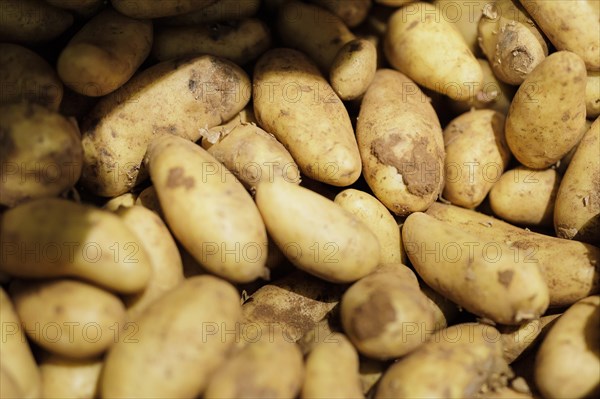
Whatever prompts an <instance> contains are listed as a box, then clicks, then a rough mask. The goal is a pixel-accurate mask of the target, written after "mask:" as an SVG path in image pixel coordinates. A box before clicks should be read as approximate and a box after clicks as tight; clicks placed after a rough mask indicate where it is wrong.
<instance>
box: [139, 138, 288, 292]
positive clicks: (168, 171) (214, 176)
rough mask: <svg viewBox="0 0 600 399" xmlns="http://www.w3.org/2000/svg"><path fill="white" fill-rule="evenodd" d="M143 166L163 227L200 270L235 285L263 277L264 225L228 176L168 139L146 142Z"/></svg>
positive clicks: (182, 142) (186, 144)
mask: <svg viewBox="0 0 600 399" xmlns="http://www.w3.org/2000/svg"><path fill="white" fill-rule="evenodd" d="M147 163H148V165H149V170H150V176H151V178H152V183H153V184H154V187H155V189H156V193H157V194H158V198H159V200H160V203H161V208H162V210H163V212H164V214H165V218H166V221H167V224H168V225H169V227H170V229H171V231H172V232H173V234H174V235H175V237H177V239H178V240H179V241H180V242H181V243H182V244H183V246H184V247H185V248H186V249H187V250H188V251H189V252H190V253H191V254H192V255H193V256H194V258H195V259H196V260H197V261H198V262H199V263H200V264H201V265H202V266H204V267H206V268H207V269H208V270H210V271H211V272H212V273H214V274H217V275H218V276H222V277H223V278H226V279H228V280H230V281H233V282H238V283H242V282H243V283H247V282H250V281H253V280H256V279H257V278H258V277H260V276H265V274H264V273H265V270H266V269H265V261H266V258H267V233H266V230H265V224H264V223H263V221H262V220H261V217H260V214H259V212H258V210H257V209H256V206H255V204H254V203H253V201H252V198H251V197H250V195H249V194H248V192H247V191H246V190H245V189H244V186H242V184H241V183H240V182H239V181H238V180H237V179H236V178H235V177H234V176H233V175H232V174H231V172H229V171H228V170H227V169H225V167H224V166H223V165H222V164H221V163H219V162H218V161H217V160H216V159H215V158H213V156H212V155H210V154H209V153H208V152H206V150H204V149H203V148H202V147H200V146H198V145H196V144H194V143H192V142H190V141H188V140H186V139H184V138H181V137H177V136H172V135H164V136H160V137H157V138H156V139H155V140H154V141H152V142H151V143H150V145H149V146H148V153H147ZM286 184H287V183H286ZM190 220H196V221H198V223H194V224H190V223H189V222H190Z"/></svg>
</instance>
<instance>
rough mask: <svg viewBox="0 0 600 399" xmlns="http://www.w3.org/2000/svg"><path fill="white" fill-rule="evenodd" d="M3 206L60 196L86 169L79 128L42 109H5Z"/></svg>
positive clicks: (0, 123)
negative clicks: (82, 169) (84, 167)
mask: <svg viewBox="0 0 600 399" xmlns="http://www.w3.org/2000/svg"><path fill="white" fill-rule="evenodd" d="M0 146H1V147H0V155H1V156H2V160H1V164H0V204H2V205H7V206H14V205H17V204H19V203H22V202H25V201H27V200H31V199H38V198H47V197H54V196H58V195H59V194H61V193H63V192H65V191H67V190H68V189H70V188H71V187H73V185H74V184H75V183H76V182H77V180H78V179H79V176H80V175H81V168H82V165H83V152H82V149H81V139H80V137H79V132H78V131H77V127H76V126H75V125H74V124H73V123H71V122H70V121H69V120H67V119H66V118H65V117H63V116H62V115H60V114H58V113H56V112H54V111H50V110H48V109H46V108H44V107H42V106H41V105H36V104H30V103H18V104H10V105H3V106H0Z"/></svg>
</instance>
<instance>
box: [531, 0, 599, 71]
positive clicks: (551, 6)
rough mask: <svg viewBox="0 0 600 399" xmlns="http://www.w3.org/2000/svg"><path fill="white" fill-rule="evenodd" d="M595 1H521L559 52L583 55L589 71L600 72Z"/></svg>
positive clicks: (596, 6)
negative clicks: (565, 51)
mask: <svg viewBox="0 0 600 399" xmlns="http://www.w3.org/2000/svg"><path fill="white" fill-rule="evenodd" d="M594 3H597V2H596V1H577V2H573V1H570V0H555V1H545V0H521V4H522V5H523V7H524V8H525V9H526V10H527V11H529V14H531V16H532V18H533V19H534V20H535V22H536V23H537V24H538V25H539V26H540V28H542V30H543V31H544V33H545V34H546V36H548V39H550V41H551V42H552V44H554V46H555V47H556V48H557V49H559V50H568V51H572V52H574V53H575V54H577V55H578V56H580V57H581V58H582V59H583V61H585V65H586V67H587V69H588V70H590V71H599V70H600V57H598V51H599V50H600V36H599V35H597V34H596V32H598V30H599V29H600V21H599V20H598V12H599V9H598V5H597V4H594Z"/></svg>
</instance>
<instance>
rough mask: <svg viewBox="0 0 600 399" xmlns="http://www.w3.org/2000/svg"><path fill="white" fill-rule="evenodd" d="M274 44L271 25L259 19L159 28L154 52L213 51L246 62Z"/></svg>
mask: <svg viewBox="0 0 600 399" xmlns="http://www.w3.org/2000/svg"><path fill="white" fill-rule="evenodd" d="M269 47H271V33H270V32H269V28H267V26H266V25H265V23H264V22H262V21H261V20H259V19H256V18H247V19H243V20H241V21H229V22H216V23H212V24H210V25H208V24H201V25H190V26H173V27H162V28H158V29H157V30H156V35H155V39H154V46H153V47H152V55H153V56H154V57H155V58H156V59H158V60H159V61H164V60H170V59H173V58H181V57H189V56H197V55H201V54H210V55H214V56H217V57H223V58H227V59H229V60H231V61H233V62H235V63H236V64H239V65H242V64H247V63H248V62H250V61H253V60H255V59H256V58H258V56H260V55H261V54H262V53H264V52H265V51H267V50H268V49H269Z"/></svg>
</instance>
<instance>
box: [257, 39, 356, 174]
mask: <svg viewBox="0 0 600 399" xmlns="http://www.w3.org/2000/svg"><path fill="white" fill-rule="evenodd" d="M253 84H254V87H253V100H254V113H255V115H256V120H257V121H258V124H259V125H260V126H261V127H262V128H263V129H264V130H266V131H267V132H269V133H271V134H273V135H274V136H275V137H276V138H277V140H279V141H280V142H281V143H282V144H283V145H284V146H285V147H286V149H287V150H288V151H289V152H290V154H291V155H292V157H293V158H294V160H295V161H296V163H297V164H298V167H299V168H300V170H301V171H302V173H303V174H305V175H306V176H308V177H310V178H311V179H314V180H318V181H320V182H323V183H327V184H330V185H334V186H348V185H350V184H352V183H354V182H355V181H356V180H357V179H358V177H359V175H360V169H361V160H360V154H359V152H358V146H357V144H356V139H355V137H354V130H353V129H352V123H351V121H350V117H349V115H348V111H347V110H346V108H345V107H344V104H343V103H342V101H341V100H340V99H339V98H338V97H337V96H336V94H335V92H334V91H333V89H332V88H331V86H329V84H328V83H327V81H326V80H325V79H324V78H323V76H322V75H321V74H320V73H319V70H318V69H317V67H316V65H315V64H314V63H313V62H312V61H311V60H310V59H309V58H308V57H307V56H306V55H304V54H302V53H301V52H299V51H296V50H291V49H283V48H280V49H274V50H270V51H268V52H267V53H266V54H264V55H263V56H262V57H261V58H260V59H259V60H258V62H257V63H256V66H255V67H254V81H253Z"/></svg>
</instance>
